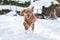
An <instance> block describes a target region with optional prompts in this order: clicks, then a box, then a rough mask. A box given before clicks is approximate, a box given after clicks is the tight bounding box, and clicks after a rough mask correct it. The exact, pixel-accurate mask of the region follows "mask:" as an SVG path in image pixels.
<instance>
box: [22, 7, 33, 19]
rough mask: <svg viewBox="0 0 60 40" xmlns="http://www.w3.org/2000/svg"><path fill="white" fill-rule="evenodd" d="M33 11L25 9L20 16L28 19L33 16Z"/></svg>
mask: <svg viewBox="0 0 60 40" xmlns="http://www.w3.org/2000/svg"><path fill="white" fill-rule="evenodd" d="M33 9H34V8H33V7H32V8H26V9H24V10H22V12H21V15H23V16H25V17H27V18H29V17H30V16H31V15H32V14H33Z"/></svg>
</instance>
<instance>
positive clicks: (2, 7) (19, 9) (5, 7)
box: [0, 5, 24, 11]
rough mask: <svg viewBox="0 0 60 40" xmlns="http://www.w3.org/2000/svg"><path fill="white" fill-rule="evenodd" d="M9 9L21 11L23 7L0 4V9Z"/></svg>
mask: <svg viewBox="0 0 60 40" xmlns="http://www.w3.org/2000/svg"><path fill="white" fill-rule="evenodd" d="M2 9H9V10H12V11H21V10H22V9H24V7H19V6H14V5H0V10H2Z"/></svg>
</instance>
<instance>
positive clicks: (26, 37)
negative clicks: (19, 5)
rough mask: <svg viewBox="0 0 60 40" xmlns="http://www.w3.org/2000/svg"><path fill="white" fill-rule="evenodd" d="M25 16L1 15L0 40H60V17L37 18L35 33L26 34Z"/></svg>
mask: <svg viewBox="0 0 60 40" xmlns="http://www.w3.org/2000/svg"><path fill="white" fill-rule="evenodd" d="M23 21H24V17H22V16H6V15H0V40H60V18H58V19H57V20H46V19H37V20H36V22H35V30H34V32H33V34H31V32H30V31H29V32H30V33H28V34H25V30H24V26H23Z"/></svg>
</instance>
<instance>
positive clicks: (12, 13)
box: [6, 11, 18, 16]
mask: <svg viewBox="0 0 60 40" xmlns="http://www.w3.org/2000/svg"><path fill="white" fill-rule="evenodd" d="M14 15H16V16H17V15H18V14H17V13H16V12H15V11H11V12H9V13H7V14H6V16H14Z"/></svg>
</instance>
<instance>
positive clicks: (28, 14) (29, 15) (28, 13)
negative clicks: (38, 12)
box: [20, 7, 36, 31]
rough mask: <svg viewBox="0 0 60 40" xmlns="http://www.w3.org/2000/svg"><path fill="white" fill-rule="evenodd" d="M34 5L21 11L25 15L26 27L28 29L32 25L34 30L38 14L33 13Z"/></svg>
mask: <svg viewBox="0 0 60 40" xmlns="http://www.w3.org/2000/svg"><path fill="white" fill-rule="evenodd" d="M33 9H34V8H33V7H32V8H26V9H24V10H22V11H21V13H20V14H21V15H23V16H24V23H23V25H24V28H25V30H26V31H27V30H28V29H29V27H31V28H32V29H31V30H32V31H34V23H35V21H36V16H35V15H34V14H33Z"/></svg>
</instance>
